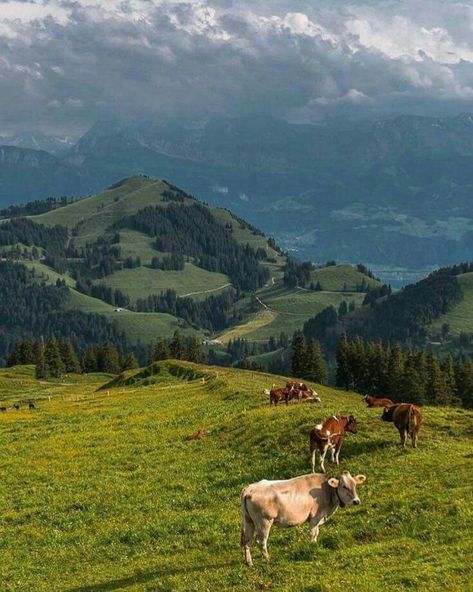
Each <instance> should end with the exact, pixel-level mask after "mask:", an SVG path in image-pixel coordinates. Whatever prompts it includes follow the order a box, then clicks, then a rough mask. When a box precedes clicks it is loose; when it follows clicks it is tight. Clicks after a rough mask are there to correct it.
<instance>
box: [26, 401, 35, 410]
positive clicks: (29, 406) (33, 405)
mask: <svg viewBox="0 0 473 592" xmlns="http://www.w3.org/2000/svg"><path fill="white" fill-rule="evenodd" d="M28 409H29V410H30V411H32V410H33V409H36V405H35V404H34V403H28Z"/></svg>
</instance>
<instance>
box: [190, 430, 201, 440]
mask: <svg viewBox="0 0 473 592" xmlns="http://www.w3.org/2000/svg"><path fill="white" fill-rule="evenodd" d="M204 436H205V431H204V430H199V431H198V432H197V433H196V434H191V435H190V436H186V440H188V441H190V440H202V438H203V437H204Z"/></svg>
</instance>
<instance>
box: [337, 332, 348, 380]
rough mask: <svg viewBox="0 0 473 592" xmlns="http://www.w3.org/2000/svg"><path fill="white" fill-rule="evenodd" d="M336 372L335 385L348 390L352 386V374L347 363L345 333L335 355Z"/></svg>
mask: <svg viewBox="0 0 473 592" xmlns="http://www.w3.org/2000/svg"><path fill="white" fill-rule="evenodd" d="M336 360H337V371H336V383H337V386H340V387H342V388H344V389H345V390H346V391H348V390H350V387H351V384H352V373H351V370H350V363H349V344H348V339H347V336H346V333H343V335H342V336H341V337H340V340H339V342H338V347H337V353H336Z"/></svg>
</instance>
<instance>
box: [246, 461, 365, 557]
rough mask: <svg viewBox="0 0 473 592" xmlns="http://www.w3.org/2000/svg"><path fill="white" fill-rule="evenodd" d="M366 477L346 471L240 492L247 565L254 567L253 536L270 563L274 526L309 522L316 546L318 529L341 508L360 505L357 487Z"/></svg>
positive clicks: (268, 483)
mask: <svg viewBox="0 0 473 592" xmlns="http://www.w3.org/2000/svg"><path fill="white" fill-rule="evenodd" d="M365 480H366V477H365V476H364V475H357V476H356V477H352V476H351V475H350V473H349V472H348V471H343V473H342V475H341V476H340V477H338V478H331V479H329V478H328V477H326V476H325V475H321V474H312V475H302V476H301V477H295V478H294V479H287V480H283V481H266V479H264V480H263V481H259V482H258V483H252V484H251V485H248V487H245V489H243V491H242V492H241V498H240V499H241V548H242V550H243V557H244V560H245V563H246V564H247V565H253V561H252V558H251V552H250V547H251V544H252V542H253V538H254V535H255V533H256V538H257V540H258V544H259V546H260V549H261V553H262V555H263V557H264V558H265V559H269V554H268V548H267V544H268V536H269V531H270V530H271V526H272V525H273V524H276V525H277V526H282V527H283V528H287V527H290V526H299V525H300V524H303V523H304V522H308V524H309V528H310V540H311V541H312V542H314V543H315V542H317V537H318V535H319V526H320V525H321V524H323V523H324V522H326V521H327V520H328V519H329V518H330V516H332V514H334V513H335V512H336V511H337V510H338V508H339V507H342V508H344V507H345V506H349V505H356V506H357V505H359V504H360V498H359V497H358V494H357V492H356V486H357V485H358V484H361V483H363V482H364V481H365Z"/></svg>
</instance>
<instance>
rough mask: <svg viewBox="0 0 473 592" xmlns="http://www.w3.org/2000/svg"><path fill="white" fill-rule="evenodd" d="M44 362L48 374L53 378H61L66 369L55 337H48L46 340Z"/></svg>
mask: <svg viewBox="0 0 473 592" xmlns="http://www.w3.org/2000/svg"><path fill="white" fill-rule="evenodd" d="M44 364H45V367H46V375H47V376H50V377H52V378H59V377H60V376H61V375H62V374H64V372H65V370H66V367H65V366H64V362H63V361H62V358H61V352H60V350H59V346H58V343H57V341H56V340H55V339H48V341H47V342H46V346H45V348H44Z"/></svg>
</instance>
